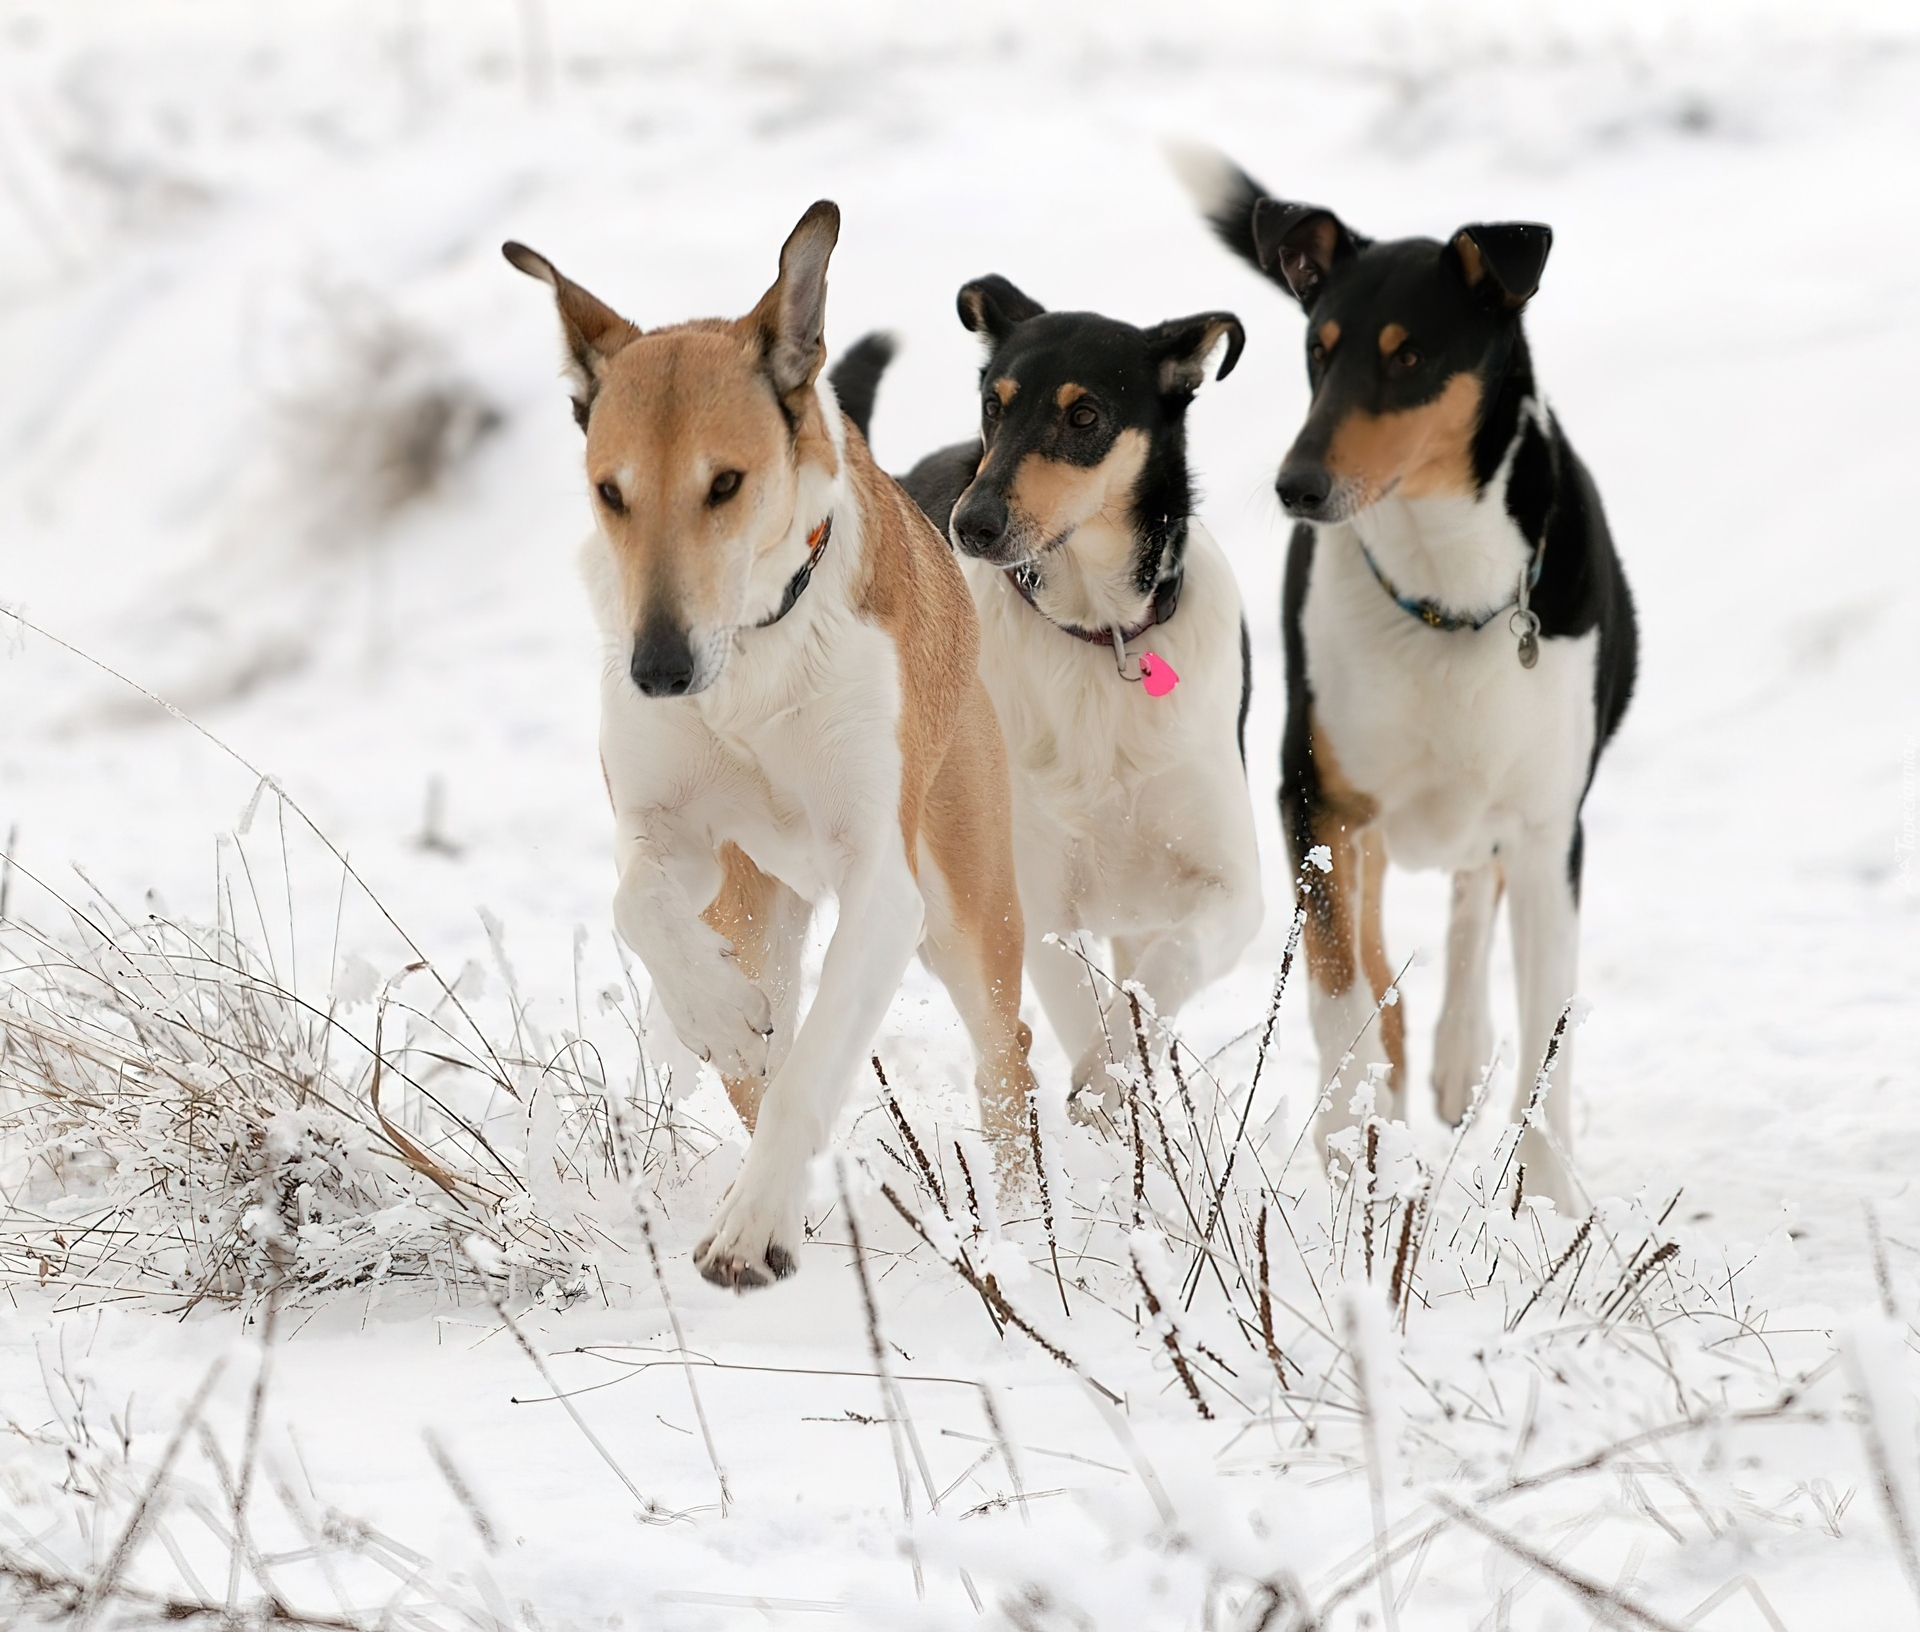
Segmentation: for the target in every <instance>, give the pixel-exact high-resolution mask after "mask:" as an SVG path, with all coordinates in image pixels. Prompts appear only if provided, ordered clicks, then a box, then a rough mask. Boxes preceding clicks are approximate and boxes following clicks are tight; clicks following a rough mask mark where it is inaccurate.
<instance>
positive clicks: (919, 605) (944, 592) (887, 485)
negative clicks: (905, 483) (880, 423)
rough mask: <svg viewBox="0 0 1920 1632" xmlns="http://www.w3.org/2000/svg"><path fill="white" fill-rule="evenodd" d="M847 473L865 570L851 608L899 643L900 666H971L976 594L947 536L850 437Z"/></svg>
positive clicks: (976, 639)
mask: <svg viewBox="0 0 1920 1632" xmlns="http://www.w3.org/2000/svg"><path fill="white" fill-rule="evenodd" d="M847 466H848V470H847V476H848V480H849V481H850V482H851V484H852V486H853V488H854V491H855V493H856V494H857V496H858V499H859V505H860V528H861V538H862V557H863V559H862V571H861V575H860V579H859V581H858V583H857V584H856V586H855V589H854V605H855V607H856V609H857V610H858V611H859V612H861V613H862V614H864V615H865V616H866V617H867V618H869V619H871V620H872V621H873V622H875V623H877V624H879V625H881V626H882V627H883V628H885V629H886V630H887V631H888V632H889V633H890V634H891V635H892V636H893V638H894V639H895V641H896V642H898V643H899V645H900V646H901V662H902V665H903V666H904V667H907V668H910V669H913V670H917V671H922V672H931V673H937V674H941V675H943V676H950V675H955V674H961V673H964V672H967V671H968V670H971V668H972V667H973V665H974V663H975V661H976V660H977V658H978V654H979V649H980V633H979V626H978V624H977V622H976V620H975V616H974V610H973V597H972V596H971V595H969V594H968V593H967V585H966V580H965V579H964V578H963V577H962V576H961V574H960V567H959V563H957V562H956V561H955V560H954V558H953V552H952V550H950V549H949V548H948V547H947V543H946V540H944V539H943V538H941V537H940V535H939V534H938V533H936V532H935V531H934V530H933V524H932V523H931V522H930V521H928V520H927V518H926V516H925V514H924V513H923V512H922V511H921V509H920V507H919V506H918V505H917V504H915V503H914V501H913V500H912V499H911V498H910V497H909V496H908V494H907V492H906V490H905V489H904V488H902V487H901V486H900V484H899V483H898V482H896V481H895V480H894V479H893V478H892V477H891V476H889V475H887V473H886V472H885V471H883V470H881V468H880V467H879V465H877V464H876V463H875V462H874V458H873V455H872V454H871V453H870V452H869V451H868V450H867V445H866V443H865V441H864V440H863V439H862V438H861V437H860V436H859V435H858V433H857V432H853V433H852V434H850V435H849V436H848V438H847Z"/></svg>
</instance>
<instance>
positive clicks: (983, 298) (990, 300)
mask: <svg viewBox="0 0 1920 1632" xmlns="http://www.w3.org/2000/svg"><path fill="white" fill-rule="evenodd" d="M954 304H955V305H956V306H958V307H959V308H960V321H961V322H962V323H964V324H965V325H966V326H967V327H968V328H969V329H971V330H972V331H973V332H974V333H975V334H977V335H979V336H980V338H981V339H983V340H985V341H986V342H987V343H988V344H989V345H996V346H997V345H998V344H999V343H1000V342H1001V341H1002V340H1004V339H1006V337H1007V336H1008V335H1010V334H1011V333H1013V331H1014V329H1015V328H1016V327H1017V326H1018V325H1019V324H1022V323H1024V322H1026V320H1027V319H1028V318H1030V317H1038V316H1039V315H1040V314H1041V313H1042V312H1044V311H1045V310H1046V307H1044V306H1042V305H1041V304H1040V302H1039V301H1037V300H1035V299H1034V298H1033V296H1031V295H1029V294H1025V293H1023V292H1022V291H1021V290H1019V289H1016V288H1014V286H1013V285H1012V284H1010V283H1009V282H1007V280H1006V279H1005V278H1003V277H1001V276H1000V274H999V273H998V272H995V273H993V274H991V275H990V276H988V277H984V278H975V279H974V280H973V282H972V283H969V284H967V285H965V286H964V287H963V288H962V289H961V291H960V294H959V298H958V299H957V300H956V301H955V302H954Z"/></svg>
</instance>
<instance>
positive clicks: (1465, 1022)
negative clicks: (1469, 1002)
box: [1433, 1008, 1493, 1128]
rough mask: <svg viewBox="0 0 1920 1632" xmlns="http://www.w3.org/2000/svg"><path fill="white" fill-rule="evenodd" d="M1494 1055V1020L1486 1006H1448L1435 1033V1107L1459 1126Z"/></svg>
mask: <svg viewBox="0 0 1920 1632" xmlns="http://www.w3.org/2000/svg"><path fill="white" fill-rule="evenodd" d="M1492 1057H1493V1020H1492V1017H1491V1016H1490V1015H1488V1013H1487V1012H1486V1010H1485V1009H1481V1010H1479V1011H1477V1012H1474V1011H1467V1012H1461V1011H1459V1010H1455V1009H1451V1008H1449V1009H1445V1010H1443V1011H1442V1012H1441V1015H1440V1024H1439V1025H1438V1027H1436V1028H1435V1030H1434V1034H1433V1108H1434V1110H1435V1111H1436V1112H1437V1113H1438V1114H1439V1117H1440V1120H1441V1121H1442V1122H1444V1123H1446V1124H1447V1126H1448V1127H1450V1128H1453V1127H1458V1126H1459V1125H1460V1119H1461V1118H1462V1117H1463V1116H1465V1115H1466V1114H1467V1107H1468V1106H1469V1105H1471V1104H1472V1103H1473V1091H1474V1089H1476V1088H1477V1087H1479V1085H1480V1079H1481V1077H1482V1076H1483V1075H1484V1074H1485V1072H1486V1069H1487V1065H1488V1062H1489V1061H1490V1060H1491V1059H1492Z"/></svg>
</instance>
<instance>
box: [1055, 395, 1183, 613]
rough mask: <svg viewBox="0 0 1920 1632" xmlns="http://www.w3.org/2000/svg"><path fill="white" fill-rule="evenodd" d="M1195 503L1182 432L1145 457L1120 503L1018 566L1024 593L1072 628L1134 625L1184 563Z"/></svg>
mask: <svg viewBox="0 0 1920 1632" xmlns="http://www.w3.org/2000/svg"><path fill="white" fill-rule="evenodd" d="M1192 509H1193V493H1192V487H1191V484H1190V482H1189V480H1188V476H1187V460H1186V447H1185V436H1184V430H1183V428H1181V427H1176V428H1175V431H1174V433H1173V434H1172V435H1170V436H1169V437H1168V438H1167V439H1166V441H1165V444H1164V445H1163V447H1162V448H1160V449H1158V450H1156V454H1155V456H1154V457H1152V458H1150V459H1149V460H1148V463H1147V465H1146V468H1145V469H1143V470H1142V471H1141V473H1140V479H1139V481H1138V482H1137V483H1136V484H1135V486H1134V490H1133V492H1132V493H1131V494H1129V495H1128V499H1127V502H1126V504H1125V506H1124V508H1109V509H1107V510H1103V511H1101V512H1100V514H1099V515H1097V516H1095V517H1094V518H1093V519H1092V520H1090V521H1087V522H1084V523H1082V524H1081V525H1080V526H1079V527H1076V528H1075V529H1074V530H1073V532H1071V533H1070V534H1068V536H1067V537H1066V538H1065V539H1064V540H1062V541H1061V542H1060V543H1058V544H1055V545H1054V546H1052V547H1051V548H1050V549H1048V550H1046V551H1044V552H1043V553H1042V554H1041V555H1040V556H1039V557H1038V558H1037V559H1035V560H1034V561H1032V562H1030V563H1028V564H1027V566H1026V567H1024V568H1023V569H1022V570H1023V572H1024V573H1025V575H1026V580H1027V585H1028V598H1029V599H1030V600H1031V601H1032V602H1033V604H1034V606H1035V607H1036V608H1038V610H1039V611H1040V612H1041V613H1042V614H1044V615H1045V616H1046V617H1048V618H1050V619H1052V620H1053V621H1054V622H1055V623H1058V624H1064V625H1065V626H1066V627H1068V628H1070V629H1085V630H1110V629H1116V628H1117V629H1123V630H1125V629H1134V628H1137V627H1138V626H1139V625H1140V624H1142V623H1144V622H1146V621H1147V617H1148V614H1149V612H1150V610H1151V609H1152V607H1153V604H1154V598H1155V596H1156V594H1157V593H1158V591H1159V589H1160V586H1161V584H1162V583H1164V582H1165V581H1166V580H1167V579H1168V578H1170V577H1173V576H1176V575H1177V574H1178V573H1179V572H1180V570H1181V567H1182V564H1183V561H1182V558H1183V556H1184V553H1185V549H1186V531H1187V518H1188V516H1189V515H1190V514H1191V512H1192Z"/></svg>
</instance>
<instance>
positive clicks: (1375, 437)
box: [1327, 372, 1481, 509]
mask: <svg viewBox="0 0 1920 1632" xmlns="http://www.w3.org/2000/svg"><path fill="white" fill-rule="evenodd" d="M1480 398H1481V384H1480V377H1479V375H1477V374H1474V373H1471V372H1463V373H1459V374H1456V375H1454V376H1453V378H1452V379H1450V380H1448V381H1447V384H1446V387H1445V389H1444V390H1442V391H1441V393H1440V395H1439V396H1437V397H1436V398H1434V400H1433V401H1432V402H1429V403H1424V404H1422V405H1421V406H1420V407H1418V408H1403V409H1400V410H1398V411H1396V412H1393V413H1387V414H1369V413H1366V412H1364V411H1363V410H1360V409H1355V410H1354V411H1353V412H1352V413H1350V414H1348V415H1347V417H1346V418H1345V419H1344V420H1342V421H1341V422H1340V424H1339V426H1338V427H1337V428H1336V429H1335V431H1334V433H1333V438H1332V440H1331V442H1329V443H1328V445H1327V469H1328V471H1330V472H1331V473H1332V474H1333V475H1334V476H1335V477H1336V478H1341V479H1344V480H1346V481H1349V482H1351V483H1353V484H1354V486H1355V487H1357V488H1358V489H1359V490H1360V496H1359V497H1358V499H1357V502H1356V503H1355V504H1354V506H1353V508H1355V509H1362V508H1364V507H1365V506H1366V505H1368V504H1371V503H1372V502H1373V501H1374V500H1375V499H1377V498H1379V497H1380V496H1381V495H1382V494H1383V493H1385V492H1386V491H1387V490H1388V489H1389V488H1393V489H1394V490H1395V491H1397V492H1398V493H1400V494H1401V495H1403V496H1404V497H1406V498H1410V499H1417V498H1423V497H1426V496H1428V495H1430V494H1435V493H1466V494H1470V493H1472V492H1473V490H1474V481H1473V436H1474V432H1475V431H1476V430H1477V429H1478V428H1479V425H1480Z"/></svg>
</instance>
